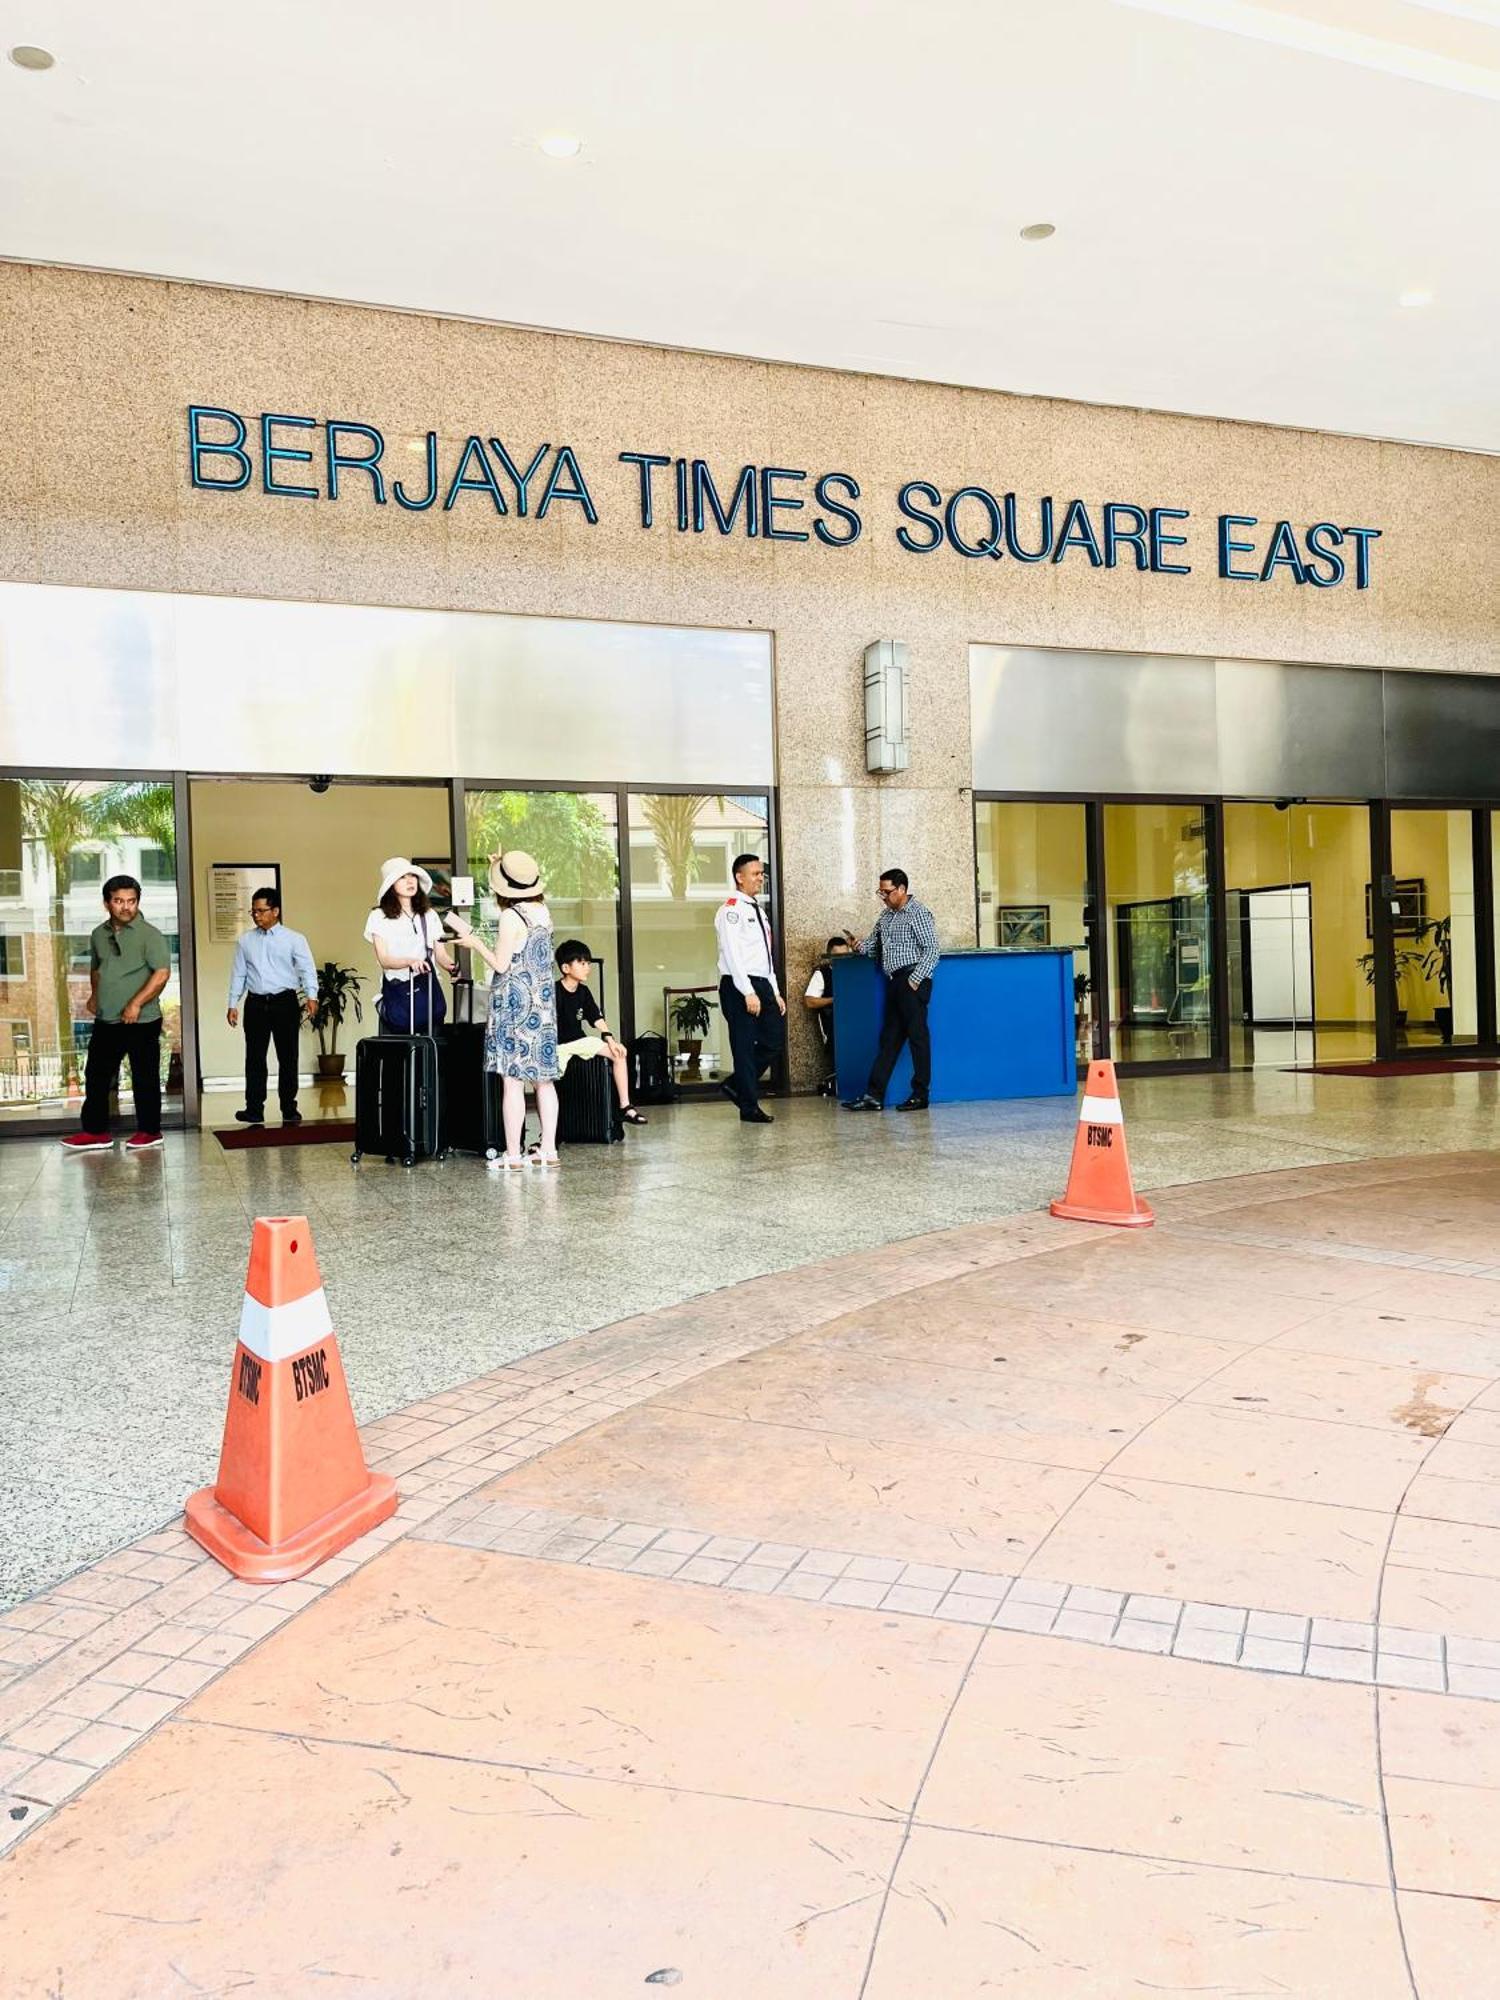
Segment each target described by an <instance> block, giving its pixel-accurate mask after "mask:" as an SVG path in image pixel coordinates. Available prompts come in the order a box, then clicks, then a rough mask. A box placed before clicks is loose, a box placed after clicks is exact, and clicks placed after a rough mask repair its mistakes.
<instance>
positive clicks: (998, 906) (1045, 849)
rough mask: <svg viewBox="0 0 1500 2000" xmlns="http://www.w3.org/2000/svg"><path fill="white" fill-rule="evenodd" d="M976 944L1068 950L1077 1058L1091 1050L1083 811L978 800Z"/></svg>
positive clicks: (1090, 901) (1089, 897)
mask: <svg viewBox="0 0 1500 2000" xmlns="http://www.w3.org/2000/svg"><path fill="white" fill-rule="evenodd" d="M974 815H975V835H976V838H975V850H976V855H977V859H978V868H979V942H980V944H981V945H983V946H986V947H989V946H997V945H1028V944H1052V945H1068V946H1070V947H1071V948H1072V952H1073V1019H1074V1030H1075V1036H1076V1041H1077V1049H1078V1058H1079V1060H1080V1062H1087V1061H1088V1059H1089V1057H1090V1056H1091V1055H1092V1054H1093V1052H1094V1046H1095V1042H1094V1021H1095V1000H1096V995H1095V992H1094V977H1093V971H1094V969H1093V962H1092V940H1093V930H1094V892H1093V886H1092V883H1091V881H1090V873H1089V839H1088V807H1087V806H1085V805H1082V804H1066V803H1060V802H1053V801H1050V800H1049V801H1039V800H1034V799H980V800H978V801H977V802H976V804H975V808H974Z"/></svg>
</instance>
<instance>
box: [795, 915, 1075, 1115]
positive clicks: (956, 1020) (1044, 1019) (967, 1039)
mask: <svg viewBox="0 0 1500 2000" xmlns="http://www.w3.org/2000/svg"><path fill="white" fill-rule="evenodd" d="M884 1017H885V976H884V974H883V973H882V972H881V970H880V968H879V967H878V966H877V965H876V964H875V962H874V960H873V959H868V958H860V957H858V956H855V957H850V958H836V959H834V961H833V1022H834V1047H835V1049H836V1050H837V1053H838V1090H839V1096H840V1097H844V1098H848V1097H858V1096H859V1094H860V1092H861V1091H862V1090H863V1089H864V1087H865V1084H866V1083H867V1082H868V1080H869V1075H870V1065H871V1063H873V1062H874V1060H875V1049H876V1045H877V1043H878V1042H879V1040H880V1027H881V1022H882V1021H883V1019H884ZM927 1018H928V1021H929V1023H930V1025H931V1028H932V1101H933V1103H934V1104H954V1103H960V1102H964V1101H966V1100H973V1099H976V1098H986V1097H1071V1096H1072V1095H1073V1092H1074V1090H1075V1089H1076V1087H1077V1081H1078V1073H1077V1072H1078V1066H1077V1061H1076V1058H1075V1054H1074V1043H1073V954H1072V952H1071V951H1070V950H1064V949H1061V948H1054V947H1052V946H1046V945H1041V946H1015V947H1011V948H1003V949H1000V950H996V951H945V952H944V953H943V955H942V958H941V959H940V960H939V961H938V969H937V971H936V972H935V973H934V975H933V980H932V1001H931V1004H930V1007H929V1009H928V1016H927ZM910 1090H911V1055H910V1052H909V1051H908V1050H906V1049H903V1050H902V1052H901V1057H900V1060H899V1061H898V1062H897V1064H896V1073H895V1075H894V1076H893V1077H892V1078H891V1085H890V1088H889V1090H887V1092H886V1094H885V1101H886V1103H887V1104H899V1103H900V1102H901V1100H902V1098H904V1097H905V1096H906V1095H907V1094H908V1093H909V1091H910Z"/></svg>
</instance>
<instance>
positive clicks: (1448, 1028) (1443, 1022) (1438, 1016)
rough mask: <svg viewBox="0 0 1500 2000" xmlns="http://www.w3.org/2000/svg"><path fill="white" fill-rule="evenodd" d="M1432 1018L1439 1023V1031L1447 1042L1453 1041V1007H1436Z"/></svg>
mask: <svg viewBox="0 0 1500 2000" xmlns="http://www.w3.org/2000/svg"><path fill="white" fill-rule="evenodd" d="M1432 1018H1433V1020H1434V1021H1436V1023H1437V1031H1438V1033H1439V1035H1440V1036H1441V1037H1442V1039H1443V1040H1444V1041H1445V1042H1451V1041H1452V1040H1453V1009H1452V1008H1451V1007H1434V1008H1433V1010H1432Z"/></svg>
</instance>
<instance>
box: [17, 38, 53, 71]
mask: <svg viewBox="0 0 1500 2000" xmlns="http://www.w3.org/2000/svg"><path fill="white" fill-rule="evenodd" d="M10 59H11V61H12V62H13V63H14V64H15V66H16V68H17V69H34V70H43V69H51V68H52V66H53V64H54V63H55V62H56V61H57V57H56V56H55V55H53V53H52V51H51V50H50V49H37V48H33V47H32V46H31V44H30V43H29V42H17V44H16V46H15V47H14V48H13V49H12V50H11V52H10Z"/></svg>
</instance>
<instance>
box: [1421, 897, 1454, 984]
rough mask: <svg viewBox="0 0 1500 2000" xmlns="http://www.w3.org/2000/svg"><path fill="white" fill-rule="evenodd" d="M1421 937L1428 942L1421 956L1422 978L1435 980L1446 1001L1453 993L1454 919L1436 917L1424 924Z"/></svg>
mask: <svg viewBox="0 0 1500 2000" xmlns="http://www.w3.org/2000/svg"><path fill="white" fill-rule="evenodd" d="M1421 936H1422V938H1423V939H1424V940H1428V942H1427V944H1426V949H1425V950H1424V951H1423V953H1422V955H1421V962H1422V977H1423V978H1424V979H1435V980H1436V981H1437V987H1438V992H1439V993H1441V994H1442V995H1443V998H1444V999H1445V1000H1446V999H1448V998H1449V996H1450V995H1451V994H1452V992H1453V919H1452V917H1435V918H1434V919H1433V920H1432V922H1431V923H1429V924H1424V925H1423V926H1422V930H1421Z"/></svg>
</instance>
